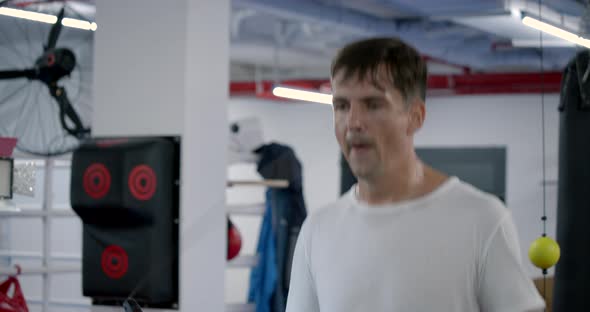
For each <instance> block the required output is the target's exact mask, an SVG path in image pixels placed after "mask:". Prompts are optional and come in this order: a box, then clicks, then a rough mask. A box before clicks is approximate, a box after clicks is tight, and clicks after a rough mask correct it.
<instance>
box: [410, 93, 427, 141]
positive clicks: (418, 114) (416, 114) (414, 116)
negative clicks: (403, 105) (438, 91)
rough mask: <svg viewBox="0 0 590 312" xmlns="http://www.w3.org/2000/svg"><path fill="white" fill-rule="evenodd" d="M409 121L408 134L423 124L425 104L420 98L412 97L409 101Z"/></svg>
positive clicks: (416, 130)
mask: <svg viewBox="0 0 590 312" xmlns="http://www.w3.org/2000/svg"><path fill="white" fill-rule="evenodd" d="M409 113H410V116H409V117H410V122H409V125H408V135H413V134H415V133H416V132H418V130H420V129H421V128H422V125H424V120H425V119H426V104H425V103H424V101H423V100H422V99H420V98H414V99H413V100H411V102H410V112H409Z"/></svg>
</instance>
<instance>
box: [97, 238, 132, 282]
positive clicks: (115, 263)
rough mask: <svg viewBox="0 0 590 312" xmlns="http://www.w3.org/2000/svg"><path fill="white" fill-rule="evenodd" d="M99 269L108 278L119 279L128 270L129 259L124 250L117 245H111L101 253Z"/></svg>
mask: <svg viewBox="0 0 590 312" xmlns="http://www.w3.org/2000/svg"><path fill="white" fill-rule="evenodd" d="M100 263H101V267H102V271H103V272H104V274H106V275H107V276H108V277H109V278H112V279H119V278H121V277H123V276H124V275H125V273H127V269H129V259H128V257H127V252H125V249H123V248H121V247H120V246H117V245H111V246H108V247H107V248H105V250H104V251H103V252H102V258H101V262H100Z"/></svg>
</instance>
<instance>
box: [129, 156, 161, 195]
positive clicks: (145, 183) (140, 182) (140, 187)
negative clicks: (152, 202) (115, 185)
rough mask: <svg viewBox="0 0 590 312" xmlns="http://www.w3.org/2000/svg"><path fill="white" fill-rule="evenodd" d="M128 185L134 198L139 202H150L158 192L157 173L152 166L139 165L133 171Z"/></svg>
mask: <svg viewBox="0 0 590 312" xmlns="http://www.w3.org/2000/svg"><path fill="white" fill-rule="evenodd" d="M128 183H129V191H131V194H132V195H133V197H135V198H137V199H138V200H149V199H150V198H152V196H154V193H155V192H156V186H157V179H156V173H154V170H153V169H152V168H151V167H150V166H147V165H137V166H135V168H133V170H131V173H130V174H129V181H128Z"/></svg>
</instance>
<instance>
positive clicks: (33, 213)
mask: <svg viewBox="0 0 590 312" xmlns="http://www.w3.org/2000/svg"><path fill="white" fill-rule="evenodd" d="M31 161H33V162H34V164H35V166H36V167H37V168H39V169H43V170H44V171H45V174H44V179H43V197H42V204H41V205H39V204H19V205H17V206H0V218H40V219H41V221H42V236H43V242H42V243H43V244H42V251H41V252H31V251H18V250H0V257H3V258H8V259H12V260H15V259H37V260H41V262H42V264H41V265H40V266H24V267H22V268H21V270H20V274H21V275H41V277H42V281H43V282H42V283H43V285H42V296H41V297H36V298H27V302H28V303H29V304H35V305H41V306H42V311H44V312H46V311H49V307H79V308H84V307H88V308H90V307H91V304H90V300H88V301H83V300H66V299H52V298H51V293H50V285H51V277H52V276H53V275H54V274H65V273H79V272H80V271H81V260H82V257H81V255H80V254H67V253H53V252H52V246H51V239H50V238H51V236H50V234H51V220H52V219H53V218H74V217H76V214H75V213H74V211H73V210H72V209H71V207H70V206H69V205H64V204H61V205H59V204H58V205H55V204H54V203H53V196H52V193H53V183H52V179H53V173H54V170H55V169H56V168H61V169H64V168H69V167H70V163H69V161H70V160H69V159H68V158H64V157H61V158H59V159H53V158H47V159H33V160H23V159H18V160H15V163H16V164H21V163H30V162H31ZM227 186H228V187H275V188H284V187H288V182H287V181H284V180H230V181H228V183H227ZM226 210H227V213H228V214H231V215H241V216H262V215H263V214H264V211H265V203H258V204H239V205H226ZM52 261H69V262H72V263H71V264H68V265H60V266H57V265H52ZM257 264H258V256H256V255H241V256H238V257H236V258H235V259H233V260H231V261H228V263H227V265H226V267H227V268H229V269H235V268H239V269H247V268H253V267H255V266H256V265H257ZM17 273H19V272H18V270H17V268H16V267H0V277H2V276H7V275H16V274H17ZM255 310H256V306H255V305H254V304H251V303H243V304H241V303H231V304H226V308H225V311H227V312H238V311H243V312H246V311H255Z"/></svg>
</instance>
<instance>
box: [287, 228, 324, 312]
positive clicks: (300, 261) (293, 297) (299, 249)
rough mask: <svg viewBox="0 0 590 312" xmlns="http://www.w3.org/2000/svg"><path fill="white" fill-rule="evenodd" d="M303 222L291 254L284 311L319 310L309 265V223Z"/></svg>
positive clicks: (303, 311) (306, 311) (315, 311)
mask: <svg viewBox="0 0 590 312" xmlns="http://www.w3.org/2000/svg"><path fill="white" fill-rule="evenodd" d="M309 223H310V222H309V219H308V220H306V221H305V222H304V223H303V226H302V228H301V232H300V234H299V237H298V238H297V245H296V246H295V252H294V254H293V264H292V267H291V282H290V284H289V294H288V296H287V309H286V312H319V311H320V307H319V302H318V298H317V293H316V288H315V282H314V279H313V274H312V272H311V268H310V265H309V259H310V258H309V249H308V248H309V241H310V238H311V237H310V235H311V229H310V227H311V225H310V224H309Z"/></svg>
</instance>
